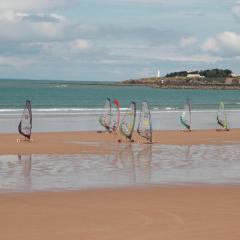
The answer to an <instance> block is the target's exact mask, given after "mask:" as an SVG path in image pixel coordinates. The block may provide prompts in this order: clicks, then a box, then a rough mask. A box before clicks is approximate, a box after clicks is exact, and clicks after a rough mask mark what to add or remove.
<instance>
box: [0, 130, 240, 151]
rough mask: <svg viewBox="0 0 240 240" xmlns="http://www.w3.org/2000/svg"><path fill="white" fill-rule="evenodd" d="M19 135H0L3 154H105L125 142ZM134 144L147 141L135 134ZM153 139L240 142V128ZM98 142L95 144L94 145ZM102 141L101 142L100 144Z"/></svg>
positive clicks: (102, 136) (85, 135)
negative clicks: (31, 139) (30, 138)
mask: <svg viewBox="0 0 240 240" xmlns="http://www.w3.org/2000/svg"><path fill="white" fill-rule="evenodd" d="M19 138H21V137H20V136H19V135H18V134H0V154H29V153H32V154H43V153H44V154H77V153H98V154H101V153H106V152H110V151H113V149H112V147H111V144H117V143H118V139H121V140H122V141H123V142H125V139H124V137H123V136H121V135H115V134H107V133H97V132H96V131H95V132H90V131H85V132H84V131H83V132H58V133H34V134H33V142H30V143H29V142H24V141H22V142H20V143H18V142H17V141H16V140H17V139H19ZM133 139H134V140H135V143H144V140H143V139H142V138H141V139H140V137H139V136H138V134H136V133H135V134H134V135H133ZM153 141H154V142H156V143H158V144H172V145H195V144H224V143H240V129H231V130H230V131H228V132H225V131H216V130H194V131H192V132H184V131H154V134H153ZM93 143H94V144H95V145H94V144H93ZM98 143H99V144H98ZM106 143H107V144H106Z"/></svg>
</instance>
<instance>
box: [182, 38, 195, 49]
mask: <svg viewBox="0 0 240 240" xmlns="http://www.w3.org/2000/svg"><path fill="white" fill-rule="evenodd" d="M196 43H197V38H196V37H192V36H189V37H183V38H182V39H181V40H180V47H182V48H187V47H191V46H193V45H195V44H196Z"/></svg>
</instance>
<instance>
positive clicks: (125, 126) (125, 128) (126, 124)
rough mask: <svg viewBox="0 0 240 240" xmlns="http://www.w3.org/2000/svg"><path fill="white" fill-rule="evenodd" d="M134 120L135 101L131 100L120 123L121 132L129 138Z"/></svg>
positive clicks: (130, 137)
mask: <svg viewBox="0 0 240 240" xmlns="http://www.w3.org/2000/svg"><path fill="white" fill-rule="evenodd" d="M135 120H136V103H135V102H131V103H130V105H129V107H128V109H127V111H126V113H125V114H124V116H123V119H122V121H121V123H120V131H121V133H122V134H123V135H124V136H125V137H126V138H128V139H129V140H131V139H132V134H133V131H134V126H135Z"/></svg>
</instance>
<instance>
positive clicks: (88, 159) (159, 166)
mask: <svg viewBox="0 0 240 240" xmlns="http://www.w3.org/2000/svg"><path fill="white" fill-rule="evenodd" d="M115 148H116V149H115V153H114V154H113V153H112V154H105V155H97V154H74V155H22V156H17V155H0V191H1V192H11V191H25V192H28V191H62V190H78V189H87V188H101V187H122V186H135V185H145V184H146V185H148V184H194V183H204V184H205V183H206V184H207V183H208V184H240V161H239V160H240V157H239V156H240V145H239V144H231V145H217V146H215V145H193V146H177V145H176V146H175V145H135V144H129V145H123V144H117V145H116V146H115Z"/></svg>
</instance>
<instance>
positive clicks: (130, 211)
mask: <svg viewBox="0 0 240 240" xmlns="http://www.w3.org/2000/svg"><path fill="white" fill-rule="evenodd" d="M239 202H240V188H239V187H227V186H212V187H211V186H178V187H175V186H169V187H167V186H165V187H164V186H162V187H161V186H160V187H154V188H129V189H118V190H113V189H105V190H94V191H82V192H62V193H27V194H26V193H25V194H22V193H15V194H1V195H0V213H1V218H0V230H1V239H4V240H13V239H25V240H38V239H39V240H40V239H45V240H55V239H56V240H61V239H62V240H65V239H69V240H72V239H91V240H95V239H99V240H103V239H104V240H105V239H109V240H110V239H114V240H117V239H121V240H122V239H131V240H134V239H136V240H141V239H142V240H146V239H148V240H155V239H156V240H159V239H168V240H175V239H178V240H192V239H194V240H209V239H217V240H238V239H240V229H239V220H240V207H239Z"/></svg>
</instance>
